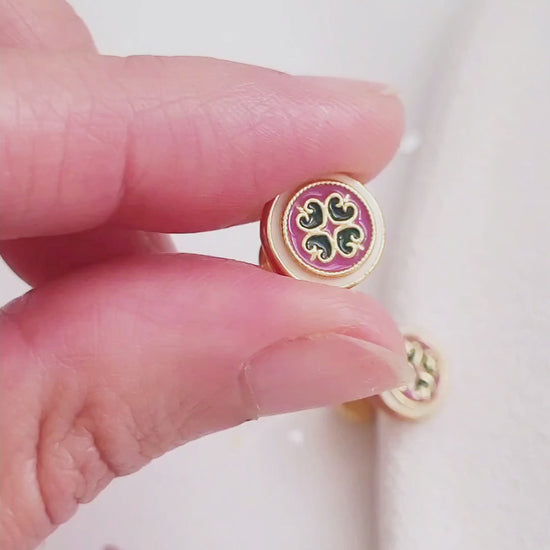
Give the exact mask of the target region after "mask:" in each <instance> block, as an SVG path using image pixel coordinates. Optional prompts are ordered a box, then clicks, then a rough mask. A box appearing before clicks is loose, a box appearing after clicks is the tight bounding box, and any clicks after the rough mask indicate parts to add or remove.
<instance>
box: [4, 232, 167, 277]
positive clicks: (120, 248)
mask: <svg viewBox="0 0 550 550" xmlns="http://www.w3.org/2000/svg"><path fill="white" fill-rule="evenodd" d="M175 251H176V248H175V246H174V244H173V243H172V240H171V238H170V236H169V235H163V234H161V233H149V232H146V231H137V230H134V229H125V228H120V227H111V226H100V227H98V228H96V229H91V230H89V231H83V232H81V233H70V234H68V235H57V236H54V237H32V238H29V239H16V240H11V241H0V254H1V255H2V257H3V259H4V261H5V262H6V263H7V264H8V265H9V266H10V267H11V269H12V270H13V271H14V272H15V273H17V274H18V275H19V276H20V277H21V278H22V279H23V280H25V281H26V282H27V283H29V284H30V285H31V286H38V285H40V284H42V283H45V282H46V281H49V280H50V279H55V278H57V277H60V276H62V275H64V274H66V273H68V272H69V271H72V270H74V269H78V268H82V267H85V266H88V265H91V264H94V263H99V262H104V261H107V260H112V259H114V258H118V257H121V256H135V255H143V254H155V253H162V252H175Z"/></svg>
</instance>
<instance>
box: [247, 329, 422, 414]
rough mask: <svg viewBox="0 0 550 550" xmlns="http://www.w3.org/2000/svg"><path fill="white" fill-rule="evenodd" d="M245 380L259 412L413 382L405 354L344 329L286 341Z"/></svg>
mask: <svg viewBox="0 0 550 550" xmlns="http://www.w3.org/2000/svg"><path fill="white" fill-rule="evenodd" d="M242 376H243V383H245V384H246V385H247V390H248V392H249V393H250V395H251V396H252V398H253V399H254V402H255V406H256V407H257V413H258V416H266V415H272V414H280V413H285V412H291V411H298V410H302V409H311V408H315V407H322V406H326V405H333V404H339V403H343V402H345V401H351V400H354V399H361V398H364V397H369V396H371V395H375V394H378V393H381V392H383V391H386V390H389V389H392V388H396V387H400V386H403V385H405V384H408V383H410V382H412V380H413V379H414V370H413V368H412V367H411V366H410V365H409V364H408V362H407V360H406V359H405V357H402V356H401V355H398V354H396V353H394V352H392V351H390V350H388V349H386V348H383V347H381V346H378V345H376V344H373V343H371V342H367V341H365V340H360V339H358V338H354V337H351V336H347V335H343V334H338V333H325V334H317V335H313V336H308V337H304V338H298V339H295V340H285V341H281V342H278V343H276V344H273V345H271V346H269V347H267V348H265V349H263V350H261V351H259V352H258V353H256V354H255V355H254V356H252V357H251V358H250V359H249V360H248V361H246V362H245V363H244V365H243V367H242Z"/></svg>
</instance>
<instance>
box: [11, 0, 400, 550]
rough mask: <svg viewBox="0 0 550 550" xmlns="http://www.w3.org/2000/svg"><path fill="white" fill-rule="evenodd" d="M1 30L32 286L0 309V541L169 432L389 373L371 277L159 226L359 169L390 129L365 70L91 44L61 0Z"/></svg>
mask: <svg viewBox="0 0 550 550" xmlns="http://www.w3.org/2000/svg"><path fill="white" fill-rule="evenodd" d="M0 48H1V62H2V81H1V85H2V90H1V93H0V125H1V132H2V141H1V144H0V170H1V187H0V204H1V205H2V216H1V219H0V237H1V239H2V240H1V241H0V252H1V253H2V255H3V257H4V259H5V261H6V262H7V263H8V264H9V265H10V266H11V267H12V269H13V270H14V271H15V272H16V273H18V274H19V275H20V276H21V277H22V278H23V279H25V280H26V281H28V282H29V283H30V284H31V285H32V286H33V287H34V288H33V290H32V291H31V292H29V293H28V294H26V295H25V296H23V297H21V298H19V299H17V300H15V301H14V302H12V303H10V304H8V305H7V306H5V307H4V308H3V310H2V315H1V317H0V330H1V350H0V352H1V355H0V359H1V362H0V382H1V392H2V393H1V401H0V436H1V439H0V441H1V450H0V452H1V463H0V466H1V469H0V488H1V495H0V522H1V534H0V543H1V547H2V548H3V549H5V550H10V549H20V548H21V549H25V548H34V547H36V545H38V544H39V543H40V541H42V540H43V539H44V538H45V537H46V536H47V535H48V534H49V533H51V532H52V531H53V530H54V529H55V527H56V526H57V525H59V524H60V523H63V522H65V521H67V520H68V519H70V517H71V516H72V515H73V514H74V512H75V511H76V509H77V507H78V505H79V504H80V503H84V502H88V501H90V500H91V499H93V498H94V497H95V496H96V495H97V494H98V492H99V491H101V489H103V488H104V487H105V486H106V485H107V484H108V483H109V482H110V481H111V480H112V479H113V478H114V477H116V476H121V475H127V474H131V473H132V472H135V471H136V470H138V469H140V468H141V467H142V466H144V465H145V464H147V462H149V461H150V460H152V459H153V458H155V457H157V456H160V455H161V454H163V453H165V452H168V451H169V450H171V449H173V448H174V447H176V446H178V445H181V444H184V443H185V442H187V441H190V440H192V439H195V438H197V437H201V436H203V435H205V434H208V433H211V432H213V431H216V430H221V429H225V428H229V427H231V426H234V425H236V424H239V423H241V422H243V421H246V420H250V419H255V418H258V417H260V416H262V415H270V414H277V413H282V412H289V411H294V410H300V409H304V408H308V407H315V406H323V405H328V404H334V403H340V402H343V401H346V400H350V399H358V398H361V397H365V396H367V395H372V394H374V393H378V392H380V391H384V390H385V389H389V388H391V387H395V386H397V385H399V384H400V383H402V382H404V381H407V380H408V379H409V378H410V372H409V371H408V370H407V366H406V361H405V360H404V354H403V345H402V340H401V336H400V334H399V332H398V330H397V327H396V326H395V323H394V322H393V321H392V319H391V317H390V316H389V315H388V313H387V312H386V311H385V310H384V309H383V308H382V307H381V306H380V305H379V304H377V303H376V302H375V301H374V300H373V299H372V298H370V297H368V296H366V295H364V294H360V293H355V292H353V291H349V290H341V289H337V288H328V287H324V286H322V285H317V284H311V283H305V282H302V281H294V280H290V279H288V278H284V277H280V276H278V275H274V274H272V273H267V272H265V271H262V270H260V269H258V268H257V267H256V266H251V265H246V264H242V263H238V262H232V261H227V260H220V259H214V258H207V257H201V256H194V255H187V254H176V253H175V250H174V248H173V245H172V244H171V242H170V239H169V237H167V236H166V235H164V234H163V233H168V232H185V231H203V230H209V229H216V228H220V227H226V226H230V225H235V224H240V223H245V222H249V221H252V220H256V219H258V218H259V216H260V215H261V210H262V207H263V205H264V204H265V203H266V202H267V201H269V200H270V199H271V198H273V197H274V196H275V195H277V194H278V193H281V192H283V191H286V190H288V189H291V188H293V187H295V186H296V185H297V184H299V183H301V182H303V181H308V180H312V179H314V178H316V177H322V176H323V175H326V174H328V173H333V172H342V171H344V172H347V173H351V174H352V175H354V176H355V177H357V178H359V179H362V180H363V181H366V180H368V179H370V178H372V177H373V176H375V175H376V174H377V173H378V172H379V171H380V170H381V169H382V168H383V167H384V166H385V165H386V164H387V162H388V161H389V160H390V158H391V157H392V155H393V153H394V152H395V150H396V148H397V145H398V143H399V139H400V136H401V131H402V116H403V115H402V109H401V105H400V103H399V101H398V100H397V99H396V98H395V97H393V96H392V95H391V94H389V93H388V91H387V89H386V88H385V87H383V86H380V85H378V84H369V83H365V82H354V81H343V80H336V79H320V78H305V77H294V76H289V75H286V74H282V73H278V72H275V71H271V70H267V69H262V68H258V67H251V66H246V65H240V64H236V63H229V62H225V61H218V60H214V59H202V58H185V57H176V58H159V57H146V56H145V57H143V56H140V57H130V58H124V59H123V58H116V57H106V56H100V55H98V54H97V52H96V49H95V47H94V44H93V42H92V39H91V36H90V33H89V32H88V30H87V29H86V27H85V25H84V24H83V23H82V21H81V20H80V19H79V18H78V17H77V16H76V14H75V13H74V12H73V11H72V9H71V8H70V7H69V6H68V5H67V4H66V3H65V2H63V1H62V0H48V1H42V2H34V1H32V0H18V1H15V0H0ZM342 359H343V360H342ZM409 370H410V369H409Z"/></svg>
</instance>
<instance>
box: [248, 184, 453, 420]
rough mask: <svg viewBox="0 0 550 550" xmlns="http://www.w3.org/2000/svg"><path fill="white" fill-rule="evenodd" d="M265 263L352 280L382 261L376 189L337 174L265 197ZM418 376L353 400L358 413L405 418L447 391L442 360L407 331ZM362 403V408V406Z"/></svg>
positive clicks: (320, 278) (348, 283) (283, 270)
mask: <svg viewBox="0 0 550 550" xmlns="http://www.w3.org/2000/svg"><path fill="white" fill-rule="evenodd" d="M260 230H261V241H262V247H261V249H260V259H259V262H260V266H261V267H263V268H264V269H268V270H270V271H274V272H275V273H279V274H281V275H286V276H288V277H293V278H295V279H301V280H305V281H314V282H320V283H325V284H328V285H332V286H338V287H342V288H351V287H353V286H355V285H357V284H358V283H360V282H361V281H362V280H363V279H364V278H365V277H367V275H369V273H371V272H372V270H373V269H374V268H375V267H376V265H377V263H378V261H379V260H380V256H381V255H382V251H383V249H384V220H383V218H382V212H381V210H380V207H379V206H378V204H377V202H376V201H375V199H374V197H373V196H372V195H371V194H370V193H369V192H368V191H367V190H366V188H365V186H364V185H363V184H361V183H360V182H358V181H356V180H354V179H353V178H351V177H349V176H346V175H343V174H336V175H334V176H330V177H327V178H325V179H322V180H319V181H314V182H309V183H306V184H305V185H302V186H301V187H299V188H298V189H295V190H294V191H290V192H287V193H283V194H281V195H278V196H277V197H275V199H273V200H272V201H271V202H269V203H268V204H266V206H265V209H264V212H263V215H262V220H261V224H260ZM404 339H405V345H406V348H407V354H408V360H409V363H410V364H411V365H412V366H413V367H414V368H415V371H416V374H417V377H416V380H415V382H413V384H411V385H410V386H409V387H406V388H398V389H396V390H391V391H388V392H384V393H382V394H381V395H380V396H376V397H375V398H369V399H364V400H360V401H355V402H352V403H346V404H345V405H344V408H345V409H346V410H347V411H348V412H349V413H350V414H351V415H355V416H356V417H357V416H363V417H366V416H369V414H368V413H367V411H370V410H371V405H373V404H375V405H377V406H378V407H380V408H382V409H384V410H386V411H388V412H391V413H392V414H393V415H395V416H398V417H399V418H402V419H407V420H412V419H415V420H417V419H420V418H423V417H424V416H426V415H428V414H430V413H431V412H432V411H433V410H434V409H435V408H436V406H437V404H438V403H439V401H440V398H441V394H442V392H441V387H442V386H443V385H444V381H445V371H444V368H443V363H442V361H441V359H440V357H439V355H438V354H437V353H436V352H435V350H434V349H433V348H432V347H431V346H429V345H428V344H427V343H425V342H424V341H423V340H421V339H420V338H418V337H416V336H412V335H406V336H405V337H404ZM361 411H363V412H361Z"/></svg>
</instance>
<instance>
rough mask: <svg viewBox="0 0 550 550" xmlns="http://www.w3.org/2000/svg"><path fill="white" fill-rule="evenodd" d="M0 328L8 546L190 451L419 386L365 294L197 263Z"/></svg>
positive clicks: (125, 275)
mask: <svg viewBox="0 0 550 550" xmlns="http://www.w3.org/2000/svg"><path fill="white" fill-rule="evenodd" d="M1 329H2V336H3V342H2V357H1V359H2V361H1V370H0V373H1V384H2V393H3V394H2V402H1V405H0V413H1V416H0V422H1V424H0V430H1V443H2V450H1V452H2V463H1V471H0V483H1V484H2V501H1V510H0V514H1V519H2V526H3V529H2V537H3V540H2V542H3V545H2V548H3V549H6V550H8V549H10V548H25V547H32V545H34V544H37V543H38V542H39V541H40V540H41V539H42V538H44V537H45V536H46V535H47V534H48V533H50V532H51V531H52V530H53V529H54V528H55V526H56V525H58V524H59V523H62V522H64V521H66V520H67V519H68V518H69V517H70V516H71V515H72V514H73V513H74V512H75V510H76V507H77V505H78V504H79V503H81V502H88V501H89V500H91V499H92V498H94V497H95V496H96V494H97V493H98V492H99V491H100V490H101V489H103V488H104V487H105V486H106V485H107V484H108V483H109V481H110V480H111V479H113V477H115V476H120V475H126V474H129V473H131V472H134V471H136V470H138V469H139V468H141V467H142V466H143V465H145V464H146V463H147V462H149V461H150V460H151V459H152V458H154V457H157V456H159V455H161V454H163V453H165V452H167V451H169V450H170V449H172V448H174V447H176V446H178V445H181V444H182V443H185V442H186V441H189V440H191V439H194V438H197V437H200V436H202V435H204V434H206V433H209V432H212V431H216V430H221V429H224V428H227V427H230V426H233V425H236V424H238V423H240V422H243V421H245V420H248V419H252V418H257V417H259V416H262V415H269V414H276V413H282V412H289V411H293V410H299V409H303V408H308V407H317V406H322V405H327V404H332V403H339V402H343V401H346V400H351V399H358V398H362V397H366V396H368V395H372V394H373V393H378V392H381V391H384V390H386V389H389V388H391V387H396V386H399V385H401V384H402V383H404V382H406V381H408V378H409V377H410V376H411V375H412V371H411V370H410V367H409V366H408V365H407V362H406V360H405V358H404V353H403V350H402V343H401V338H400V335H399V333H398V332H397V329H396V328H395V325H394V324H393V322H392V321H391V319H390V318H389V317H388V315H387V314H386V313H385V312H384V311H383V310H382V309H381V308H380V306H378V305H377V304H376V303H375V302H374V301H373V300H372V299H370V298H368V297H367V296H364V295H362V294H357V293H354V292H352V291H349V290H341V289H336V288H327V287H325V286H323V285H317V284H312V283H305V282H301V281H294V280H291V279H289V278H285V277H280V276H277V275H274V274H271V273H267V272H264V271H262V270H260V269H257V268H255V267H253V266H247V265H244V264H239V263H236V262H230V261H225V260H215V259H208V258H202V257H196V256H178V255H166V256H162V255H161V256H155V257H140V258H132V259H127V260H119V261H117V262H114V263H111V264H104V265H103V266H98V267H95V268H90V269H88V270H81V271H80V272H75V273H74V274H72V275H69V276H66V277H64V278H60V279H57V280H56V281H55V282H52V283H50V284H47V285H45V286H44V287H41V288H39V289H37V290H34V291H32V292H31V293H29V294H28V295H27V296H26V297H24V298H23V299H20V300H18V301H16V302H14V303H12V304H11V305H9V306H8V307H7V308H6V310H5V311H4V315H3V317H2V327H1Z"/></svg>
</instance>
